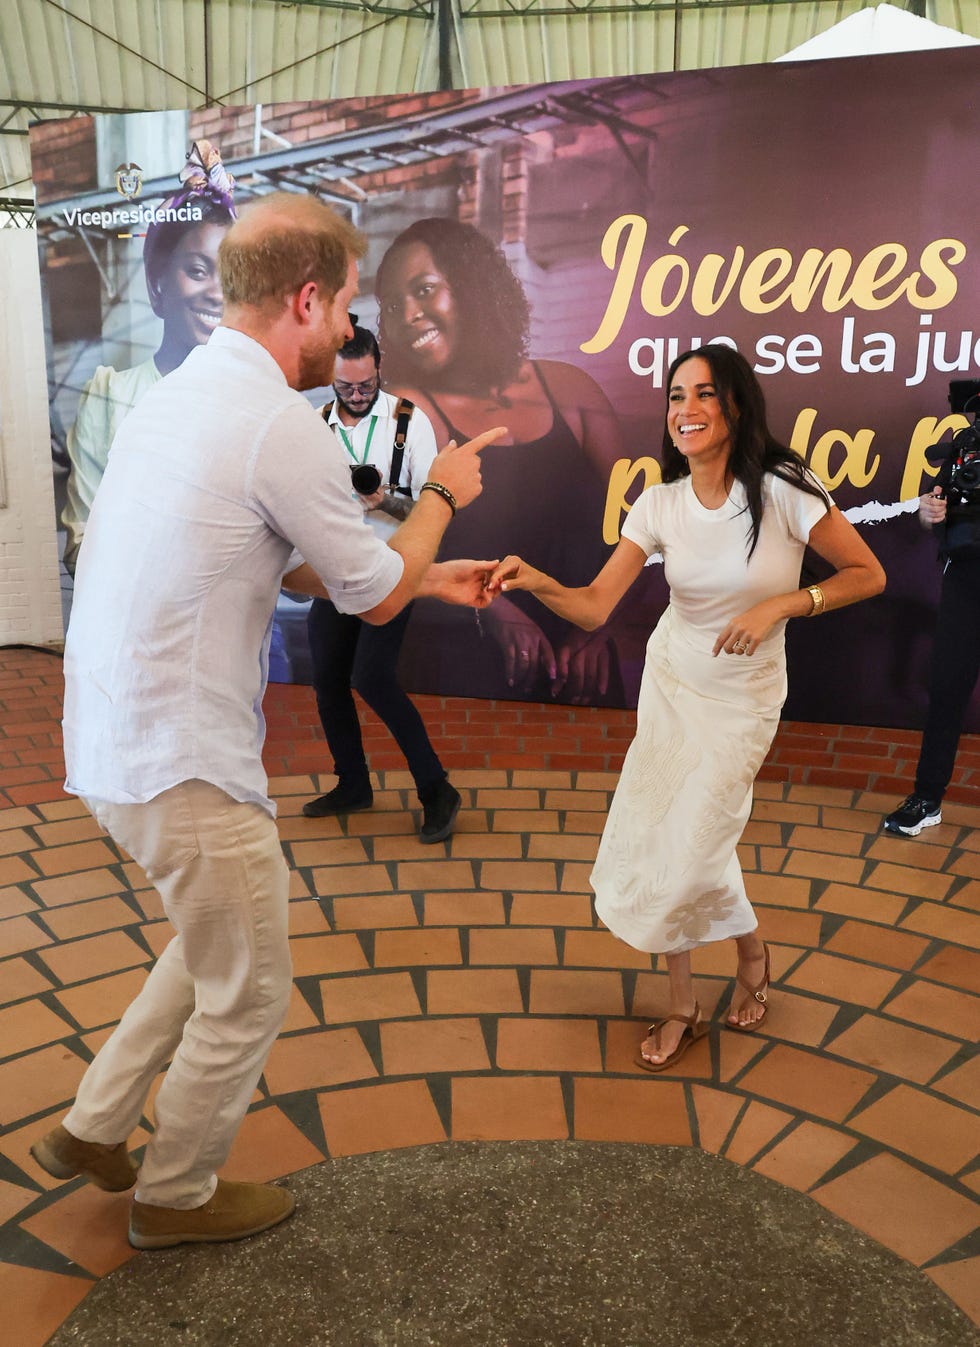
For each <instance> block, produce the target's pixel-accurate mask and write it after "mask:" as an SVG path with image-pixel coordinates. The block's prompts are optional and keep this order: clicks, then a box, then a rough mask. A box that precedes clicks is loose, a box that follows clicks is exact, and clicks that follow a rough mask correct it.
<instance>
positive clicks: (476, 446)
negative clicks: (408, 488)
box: [426, 426, 508, 509]
mask: <svg viewBox="0 0 980 1347" xmlns="http://www.w3.org/2000/svg"><path fill="white" fill-rule="evenodd" d="M507 433H508V432H507V427H506V426H495V427H494V428H493V430H485V431H484V432H483V434H482V435H476V436H474V438H473V439H472V440H467V441H466V443H465V444H460V445H457V443H456V441H455V440H450V441H449V443H448V444H447V445H446V447H445V449H443V450H442V452H441V453H439V454H437V455H436V457H435V458H434V459H433V460H432V467H431V468H430V469H429V478H428V480H429V481H430V482H439V483H440V484H441V485H442V486H444V487H445V488H446V490H447V491H451V492H452V494H453V496H454V498H455V500H456V504H457V506H458V507H459V509H462V508H463V507H464V505H469V504H470V503H471V502H472V501H474V500H476V498H477V496H478V495H479V494H480V492H481V491H482V490H483V485H482V483H481V481H480V450H481V449H485V448H486V447H487V445H488V444H495V443H496V442H497V440H499V439H502V438H503V436H504V435H506V434H507ZM426 494H427V495H433V494H435V493H434V492H427V493H426Z"/></svg>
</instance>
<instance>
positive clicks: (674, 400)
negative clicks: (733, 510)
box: [667, 356, 732, 463]
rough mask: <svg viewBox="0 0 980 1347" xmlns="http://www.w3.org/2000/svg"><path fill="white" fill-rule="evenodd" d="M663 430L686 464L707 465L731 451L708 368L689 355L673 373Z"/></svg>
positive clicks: (718, 398) (726, 456) (719, 399)
mask: <svg viewBox="0 0 980 1347" xmlns="http://www.w3.org/2000/svg"><path fill="white" fill-rule="evenodd" d="M667 429H668V431H669V433H670V438H671V439H672V440H673V441H674V444H675V445H676V446H677V448H678V449H679V450H680V452H681V453H682V454H683V455H684V456H685V458H686V459H687V460H688V462H689V463H690V462H692V461H694V460H699V461H701V462H709V461H710V460H712V459H714V458H723V459H724V460H725V461H726V462H727V461H728V458H729V457H730V455H731V452H732V444H731V431H730V430H729V427H728V422H727V420H726V419H725V408H724V405H723V403H722V400H721V397H720V396H719V393H718V390H717V388H716V386H715V379H714V375H713V374H712V372H711V366H710V365H709V364H708V362H707V360H705V359H704V358H703V357H702V356H691V357H690V358H689V359H688V360H685V361H684V363H683V364H681V365H678V367H677V369H676V371H675V372H674V378H673V382H672V383H671V386H670V388H669V390H668V393H667Z"/></svg>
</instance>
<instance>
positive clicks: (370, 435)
mask: <svg viewBox="0 0 980 1347" xmlns="http://www.w3.org/2000/svg"><path fill="white" fill-rule="evenodd" d="M377 419H378V418H377V417H376V416H372V417H371V424H370V426H369V427H368V434H367V444H365V446H364V457H363V458H362V459H361V460H360V462H361V464H362V465H363V464H365V463H366V462H367V457H368V454H369V453H370V452H371V441H372V440H373V439H374V427H375V423H376V422H377ZM337 429H338V430H339V431H340V438H341V439H342V440H343V442H344V444H346V446H347V452H348V453H349V454H350V456H351V458H352V459H353V460H354V462H355V463H357V461H358V458H357V455H356V454H355V453H354V446H353V445H352V444H351V442H350V440H349V439H348V438H347V431H346V430H345V429H344V427H343V426H342V425H341V424H340V422H339V421H338V422H337Z"/></svg>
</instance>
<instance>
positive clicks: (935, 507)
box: [919, 486, 946, 528]
mask: <svg viewBox="0 0 980 1347" xmlns="http://www.w3.org/2000/svg"><path fill="white" fill-rule="evenodd" d="M942 491H943V489H942V487H941V486H934V487H933V488H932V490H931V491H928V492H926V494H925V495H924V496H920V497H919V518H920V520H921V521H922V523H923V525H924V526H925V527H926V528H929V527H930V526H931V525H932V524H941V523H942V522H943V520H944V519H945V518H946V498H945V497H944V496H943V494H942Z"/></svg>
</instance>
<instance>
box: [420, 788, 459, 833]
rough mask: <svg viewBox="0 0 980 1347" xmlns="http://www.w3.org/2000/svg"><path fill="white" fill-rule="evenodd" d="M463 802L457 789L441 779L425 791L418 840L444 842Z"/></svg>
mask: <svg viewBox="0 0 980 1347" xmlns="http://www.w3.org/2000/svg"><path fill="white" fill-rule="evenodd" d="M462 803H463V801H462V799H461V797H460V794H459V791H458V790H457V789H456V787H455V786H451V785H450V784H449V782H448V780H445V779H443V780H442V781H440V782H439V784H438V786H433V787H432V789H431V790H428V791H426V793H425V798H424V799H423V800H422V827H421V829H420V830H419V840H420V841H422V842H426V843H428V842H444V841H445V840H446V838H447V837H448V836H449V834H450V833H451V832H452V830H453V825H454V824H455V822H456V815H457V814H458V813H459V807H460V805H461V804H462Z"/></svg>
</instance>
